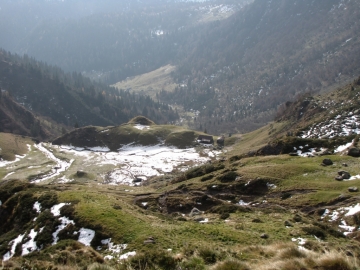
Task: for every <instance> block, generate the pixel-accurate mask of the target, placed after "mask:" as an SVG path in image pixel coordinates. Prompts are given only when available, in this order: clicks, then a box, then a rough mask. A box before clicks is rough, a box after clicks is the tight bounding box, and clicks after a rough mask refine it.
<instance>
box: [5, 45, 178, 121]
mask: <svg viewBox="0 0 360 270" xmlns="http://www.w3.org/2000/svg"><path fill="white" fill-rule="evenodd" d="M0 76H1V78H0V83H1V84H0V85H1V87H2V88H3V89H5V90H7V91H8V92H9V93H10V94H11V95H12V96H13V97H14V99H15V100H16V101H17V102H19V103H20V104H22V105H23V106H25V107H26V108H27V109H29V110H30V111H32V112H34V113H36V114H39V115H42V116H44V117H49V118H51V119H53V120H54V121H56V122H58V123H62V124H65V125H68V126H74V125H75V124H77V125H80V126H84V125H102V126H106V125H114V124H122V123H126V122H127V121H128V120H129V119H131V118H133V117H134V116H136V115H139V114H143V115H144V116H147V117H152V118H153V119H154V120H155V121H156V122H158V123H167V122H170V121H174V120H176V119H177V115H176V113H175V112H174V111H173V110H172V109H171V108H170V107H168V106H167V105H164V104H161V103H158V102H155V101H153V100H152V99H150V98H149V97H147V96H138V95H134V94H130V93H128V92H125V91H117V90H115V89H114V88H111V87H108V86H105V85H101V84H96V83H92V82H91V81H90V79H88V78H84V77H83V76H82V75H81V74H79V73H72V74H65V73H64V72H63V71H62V70H61V69H59V68H57V67H51V66H48V65H46V64H43V63H40V62H37V61H35V60H33V59H30V58H29V57H27V56H25V57H18V56H14V55H11V54H8V53H6V52H5V51H1V52H0Z"/></svg>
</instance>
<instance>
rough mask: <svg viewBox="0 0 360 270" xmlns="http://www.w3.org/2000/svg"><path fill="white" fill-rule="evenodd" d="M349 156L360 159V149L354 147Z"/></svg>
mask: <svg viewBox="0 0 360 270" xmlns="http://www.w3.org/2000/svg"><path fill="white" fill-rule="evenodd" d="M348 156H351V157H360V149H359V148H356V147H352V148H350V149H349V151H348Z"/></svg>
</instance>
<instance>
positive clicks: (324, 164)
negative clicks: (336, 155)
mask: <svg viewBox="0 0 360 270" xmlns="http://www.w3.org/2000/svg"><path fill="white" fill-rule="evenodd" d="M333 164H334V163H333V162H332V160H331V159H330V158H325V159H324V160H323V161H322V163H321V165H323V166H330V165H333Z"/></svg>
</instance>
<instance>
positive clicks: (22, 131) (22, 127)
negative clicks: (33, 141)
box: [0, 91, 51, 140]
mask: <svg viewBox="0 0 360 270" xmlns="http://www.w3.org/2000/svg"><path fill="white" fill-rule="evenodd" d="M0 132H8V133H14V134H18V135H24V136H31V137H34V138H37V139H39V140H45V139H48V138H49V137H50V136H51V135H50V132H49V131H48V130H46V129H45V128H44V127H43V126H42V125H41V123H40V120H39V119H37V118H36V117H35V115H34V114H33V113H31V112H30V111H28V110H27V109H25V108H24V107H23V106H21V105H19V104H17V103H16V102H15V101H14V100H13V99H12V98H11V97H10V95H9V93H8V92H6V91H4V92H3V91H2V92H0Z"/></svg>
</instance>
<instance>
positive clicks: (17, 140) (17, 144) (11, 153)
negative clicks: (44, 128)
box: [0, 133, 33, 160]
mask: <svg viewBox="0 0 360 270" xmlns="http://www.w3.org/2000/svg"><path fill="white" fill-rule="evenodd" d="M27 144H33V142H32V141H31V139H30V138H28V137H23V136H19V135H14V134H10V133H0V148H1V150H0V156H1V157H2V158H3V159H5V160H15V155H23V154H26V153H27V152H28V148H27V146H26V145H27Z"/></svg>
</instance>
